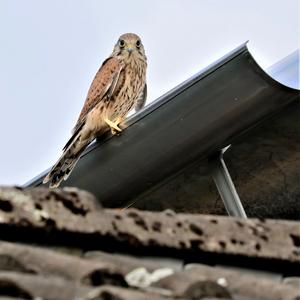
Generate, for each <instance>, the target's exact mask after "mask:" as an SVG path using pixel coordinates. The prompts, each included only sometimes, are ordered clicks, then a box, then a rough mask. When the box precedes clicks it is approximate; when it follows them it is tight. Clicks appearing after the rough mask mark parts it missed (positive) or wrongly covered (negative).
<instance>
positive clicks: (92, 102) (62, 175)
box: [43, 33, 147, 187]
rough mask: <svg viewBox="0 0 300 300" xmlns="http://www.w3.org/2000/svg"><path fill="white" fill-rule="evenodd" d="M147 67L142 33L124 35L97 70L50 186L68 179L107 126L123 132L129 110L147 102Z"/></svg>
mask: <svg viewBox="0 0 300 300" xmlns="http://www.w3.org/2000/svg"><path fill="white" fill-rule="evenodd" d="M146 69H147V58H146V55H145V50H144V47H143V44H142V43H141V39H140V38H139V36H137V35H136V34H134V33H126V34H123V35H121V36H120V38H119V40H118V42H117V43H116V45H115V47H114V49H113V52H112V54H111V56H110V57H109V58H107V59H106V60H105V61H104V62H103V64H102V66H101V67H100V69H99V71H98V72H97V73H96V75H95V78H94V80H93V82H92V84H91V87H90V89H89V91H88V95H87V98H86V100H85V103H84V106H83V108H82V110H81V113H80V115H79V118H78V120H77V123H76V125H75V127H74V129H73V135H72V137H71V138H70V140H69V141H68V142H67V144H66V145H65V147H64V148H63V151H64V152H63V154H62V156H61V157H60V159H59V160H58V162H57V163H56V164H55V165H54V166H53V168H52V169H51V171H50V172H49V174H48V175H47V176H46V177H45V179H44V181H43V183H47V182H48V181H50V187H57V186H59V184H60V183H61V181H62V180H66V179H67V178H68V176H69V175H70V173H71V171H72V170H73V168H74V166H75V165H76V163H77V161H78V159H79V158H80V155H81V154H82V152H83V151H84V149H85V148H86V147H87V145H88V144H89V143H90V142H91V141H92V140H94V139H95V138H96V137H97V136H99V135H101V133H103V132H104V131H105V129H106V128H107V126H109V127H110V128H111V131H112V133H113V134H116V133H117V132H121V131H122V130H121V128H120V127H119V124H120V123H121V122H122V121H123V120H124V119H125V117H126V115H127V114H128V112H129V111H130V110H131V109H133V108H134V107H135V108H136V109H141V108H142V107H143V105H144V104H145V99H146V95H147V86H146Z"/></svg>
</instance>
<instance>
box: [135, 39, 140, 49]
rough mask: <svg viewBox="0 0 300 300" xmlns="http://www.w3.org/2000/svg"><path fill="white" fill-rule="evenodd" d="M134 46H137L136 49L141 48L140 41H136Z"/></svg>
mask: <svg viewBox="0 0 300 300" xmlns="http://www.w3.org/2000/svg"><path fill="white" fill-rule="evenodd" d="M136 46H137V47H138V48H140V47H141V41H140V40H137V41H136Z"/></svg>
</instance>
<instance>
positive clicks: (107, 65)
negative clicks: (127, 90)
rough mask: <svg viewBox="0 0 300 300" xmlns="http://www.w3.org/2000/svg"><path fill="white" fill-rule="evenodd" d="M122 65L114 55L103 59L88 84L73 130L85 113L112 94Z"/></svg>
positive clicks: (79, 123) (79, 124)
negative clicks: (85, 96) (90, 82)
mask: <svg viewBox="0 0 300 300" xmlns="http://www.w3.org/2000/svg"><path fill="white" fill-rule="evenodd" d="M123 67H124V65H123V63H122V62H121V61H120V60H119V59H118V58H116V57H110V58H108V59H107V60H105V61H104V63H103V64H102V66H101V67H100V69H99V71H98V72H97V74H96V75H95V78H94V80H93V82H92V84H91V86H90V89H89V91H88V94H87V98H86V100H85V103H84V106H83V108H82V110H81V113H80V116H79V118H78V121H77V123H76V126H75V127H74V129H73V132H75V131H76V130H77V129H78V128H79V127H80V126H81V125H82V123H83V122H84V121H85V118H86V116H87V114H88V113H89V112H90V111H91V110H92V109H93V108H94V107H95V106H96V105H97V104H98V103H99V102H100V101H102V100H103V99H104V98H106V97H108V99H109V98H110V97H111V96H112V95H113V93H114V90H115V87H116V86H117V83H118V80H119V76H120V72H121V71H122V69H123Z"/></svg>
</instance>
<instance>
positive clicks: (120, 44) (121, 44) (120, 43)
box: [119, 40, 125, 48]
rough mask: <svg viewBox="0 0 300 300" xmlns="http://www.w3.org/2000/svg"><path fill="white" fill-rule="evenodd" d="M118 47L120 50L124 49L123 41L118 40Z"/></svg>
mask: <svg viewBox="0 0 300 300" xmlns="http://www.w3.org/2000/svg"><path fill="white" fill-rule="evenodd" d="M119 46H120V48H124V46H125V41H124V40H119Z"/></svg>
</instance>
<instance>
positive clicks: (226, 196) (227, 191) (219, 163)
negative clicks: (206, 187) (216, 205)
mask: <svg viewBox="0 0 300 300" xmlns="http://www.w3.org/2000/svg"><path fill="white" fill-rule="evenodd" d="M229 147H230V146H228V147H225V148H223V149H222V150H221V151H219V152H218V153H216V154H215V155H214V156H212V157H211V158H210V159H209V163H210V169H211V174H212V177H213V180H214V182H215V184H216V186H217V189H218V191H219V194H220V196H221V198H222V200H223V203H224V205H225V208H226V211H227V213H228V215H229V216H231V217H240V218H247V215H246V213H245V210H244V207H243V205H242V203H241V200H240V197H239V195H238V193H237V191H236V189H235V186H234V183H233V181H232V179H231V176H230V174H229V172H228V169H227V167H226V164H225V162H224V159H223V154H224V153H225V151H226V150H227V149H228V148H229Z"/></svg>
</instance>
